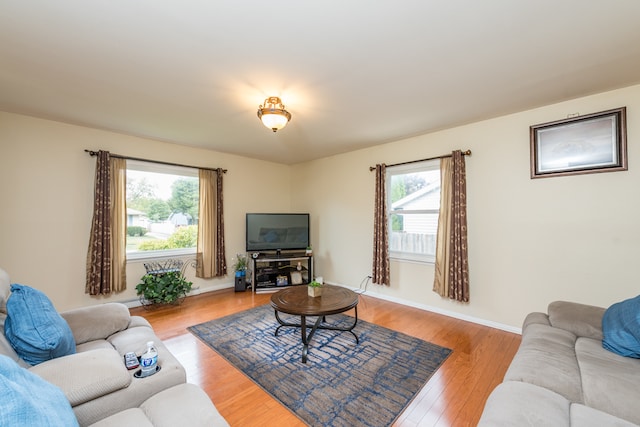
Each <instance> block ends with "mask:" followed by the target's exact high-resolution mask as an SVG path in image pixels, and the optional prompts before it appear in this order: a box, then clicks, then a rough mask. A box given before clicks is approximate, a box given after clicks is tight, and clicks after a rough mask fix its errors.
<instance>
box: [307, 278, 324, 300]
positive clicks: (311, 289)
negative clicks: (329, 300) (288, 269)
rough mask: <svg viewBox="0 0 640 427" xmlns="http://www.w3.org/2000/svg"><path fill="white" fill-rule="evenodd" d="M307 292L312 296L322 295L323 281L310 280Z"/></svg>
mask: <svg viewBox="0 0 640 427" xmlns="http://www.w3.org/2000/svg"><path fill="white" fill-rule="evenodd" d="M307 293H308V294H309V296H310V297H319V296H322V283H321V282H317V281H315V280H313V281H311V282H309V284H308V285H307Z"/></svg>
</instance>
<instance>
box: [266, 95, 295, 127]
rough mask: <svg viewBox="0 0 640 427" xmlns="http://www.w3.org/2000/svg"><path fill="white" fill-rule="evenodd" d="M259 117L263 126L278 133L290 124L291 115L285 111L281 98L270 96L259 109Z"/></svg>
mask: <svg viewBox="0 0 640 427" xmlns="http://www.w3.org/2000/svg"><path fill="white" fill-rule="evenodd" d="M258 117H259V118H260V120H262V124H264V125H265V126H266V127H268V128H269V129H271V130H272V131H274V132H276V131H278V130H280V129H282V128H283V127H285V126H286V125H287V123H289V120H291V113H289V112H288V111H287V110H285V109H284V105H283V104H282V101H281V100H280V98H278V97H277V96H270V97H269V98H267V99H265V100H264V105H261V106H260V107H259V108H258Z"/></svg>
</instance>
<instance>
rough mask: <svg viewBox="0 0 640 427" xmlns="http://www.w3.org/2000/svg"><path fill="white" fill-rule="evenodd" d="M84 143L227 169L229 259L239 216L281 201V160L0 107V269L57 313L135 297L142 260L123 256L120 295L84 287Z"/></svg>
mask: <svg viewBox="0 0 640 427" xmlns="http://www.w3.org/2000/svg"><path fill="white" fill-rule="evenodd" d="M84 149H91V150H99V149H102V150H109V151H111V152H113V153H117V154H121V155H126V156H132V157H141V158H147V159H154V160H161V161H169V162H175V163H182V164H187V165H194V166H203V167H222V168H225V169H228V172H227V174H226V175H225V177H224V197H225V199H224V201H225V215H226V216H225V221H226V222H225V225H226V245H227V263H229V264H230V263H231V262H232V260H233V258H234V257H235V254H236V253H237V252H243V251H244V227H245V225H244V218H245V213H246V212H255V211H281V210H284V211H286V210H288V207H289V205H290V197H289V193H290V192H289V190H288V189H289V186H290V181H291V180H290V168H289V167H288V166H284V165H278V164H275V163H269V162H263V161H258V160H252V159H248V158H244V157H239V156H233V155H229V154H224V153H217V152H213V151H208V150H202V149H196V148H190V147H184V146H179V145H175V144H168V143H163V142H158V141H153V140H149V139H144V138H136V137H130V136H125V135H121V134H117V133H113V132H105V131H101V130H95V129H89V128H86V127H82V126H73V125H68V124H63V123H58V122H53V121H48V120H41V119H35V118H31V117H27V116H22V115H15V114H8V113H2V112H0V200H1V202H0V267H2V268H4V269H5V270H7V271H8V272H9V274H10V275H11V278H12V281H13V282H18V283H22V284H25V285H30V286H33V287H35V288H37V289H40V290H42V291H43V292H45V293H46V294H47V295H49V296H50V297H51V299H52V301H53V303H54V305H55V306H56V308H58V309H59V310H64V309H69V308H74V307H80V306H85V305H91V304H97V303H101V302H105V301H127V300H135V299H136V295H135V285H136V284H137V283H138V279H139V278H140V277H141V276H142V275H143V274H144V266H143V265H142V262H130V263H129V264H128V268H127V273H128V274H127V283H128V289H127V290H126V291H125V292H123V293H119V294H115V295H112V296H111V297H109V298H96V297H90V296H88V295H86V294H85V293H84V283H85V273H84V265H85V259H86V252H87V245H88V235H89V229H90V220H91V214H92V208H93V207H92V203H93V182H94V172H95V158H92V157H89V155H88V154H87V153H85V152H84ZM258 182H259V183H260V189H256V187H255V183H258ZM268 188H276V189H278V191H274V192H269V191H267V190H266V189H268ZM230 272H231V274H229V275H228V276H226V277H224V278H221V279H213V280H200V279H195V278H194V277H193V273H192V270H190V271H188V272H187V276H188V277H189V279H190V280H193V282H194V286H195V287H199V288H200V290H206V289H217V288H222V287H229V286H232V285H233V270H230Z"/></svg>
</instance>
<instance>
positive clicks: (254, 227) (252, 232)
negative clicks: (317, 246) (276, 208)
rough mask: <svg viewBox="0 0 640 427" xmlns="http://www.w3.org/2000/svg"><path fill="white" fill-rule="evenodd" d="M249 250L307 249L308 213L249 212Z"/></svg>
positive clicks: (247, 235)
mask: <svg viewBox="0 0 640 427" xmlns="http://www.w3.org/2000/svg"><path fill="white" fill-rule="evenodd" d="M246 233H247V234H246V237H247V252H251V251H257V252H259V251H277V250H294V249H306V248H307V247H308V246H309V214H308V213H248V214H247V231H246Z"/></svg>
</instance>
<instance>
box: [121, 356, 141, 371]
mask: <svg viewBox="0 0 640 427" xmlns="http://www.w3.org/2000/svg"><path fill="white" fill-rule="evenodd" d="M124 365H125V366H126V367H127V369H129V370H131V369H135V368H137V367H138V366H140V362H138V358H137V357H136V354H135V353H134V352H132V351H131V352H129V353H126V354H125V355H124Z"/></svg>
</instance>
